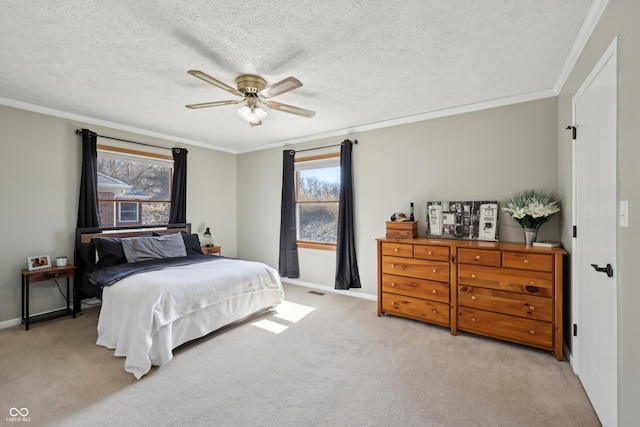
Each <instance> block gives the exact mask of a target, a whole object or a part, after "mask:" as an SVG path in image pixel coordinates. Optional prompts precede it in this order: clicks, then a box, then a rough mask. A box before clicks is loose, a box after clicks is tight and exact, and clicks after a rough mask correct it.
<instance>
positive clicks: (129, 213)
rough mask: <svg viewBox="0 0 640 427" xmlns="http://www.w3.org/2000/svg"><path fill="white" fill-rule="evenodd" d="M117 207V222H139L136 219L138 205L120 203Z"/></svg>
mask: <svg viewBox="0 0 640 427" xmlns="http://www.w3.org/2000/svg"><path fill="white" fill-rule="evenodd" d="M118 207H119V215H118V218H119V221H120V222H139V219H138V204H137V203H132V202H120V203H118Z"/></svg>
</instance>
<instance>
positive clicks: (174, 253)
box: [122, 233, 187, 262]
mask: <svg viewBox="0 0 640 427" xmlns="http://www.w3.org/2000/svg"><path fill="white" fill-rule="evenodd" d="M122 249H124V254H125V256H126V257H127V262H139V261H145V260H148V259H157V258H173V257H182V256H187V251H186V249H185V247H184V240H183V239H182V236H181V235H180V233H173V234H165V235H162V236H142V237H128V238H124V239H122Z"/></svg>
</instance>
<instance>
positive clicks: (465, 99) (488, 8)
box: [0, 0, 608, 152]
mask: <svg viewBox="0 0 640 427" xmlns="http://www.w3.org/2000/svg"><path fill="white" fill-rule="evenodd" d="M607 1H608V0H594V1H593V2H592V1H591V0H562V1H558V0H536V1H523V0H483V1H463V0H456V1H452V0H411V1H407V0H403V1H400V0H384V1H378V0H375V1H364V0H351V1H348V2H345V1H344V0H325V1H324V2H317V1H285V0H264V1H245V0H236V1H227V0H216V1H214V2H212V1H210V0H190V1H185V0H174V1H162V2H157V1H151V0H140V1H136V2H130V1H126V0H107V1H104V2H87V1H85V0H65V1H61V2H58V1H56V2H52V1H24V0H3V2H2V13H1V14H0V103H4V104H7V105H13V106H17V107H20V108H26V109H34V110H37V109H39V110H40V111H43V112H50V113H53V114H54V115H55V114H57V115H67V116H72V117H77V118H80V119H83V121H88V122H89V123H95V124H104V125H107V126H111V127H115V128H118V129H124V130H130V131H133V132H138V133H142V134H146V135H151V136H158V137H164V138H168V139H171V140H174V141H179V142H186V143H195V144H196V145H201V146H205V147H207V146H208V147H212V148H216V149H222V150H225V151H230V152H244V151H249V150H253V149H260V148H266V147H269V146H274V145H278V144H282V143H284V142H287V143H292V142H294V143H295V142H296V141H302V140H305V139H310V138H315V137H320V136H326V135H332V134H338V133H340V132H341V131H344V130H347V129H366V128H368V127H369V128H370V127H373V126H378V125H381V124H384V123H397V122H402V121H412V120H416V119H419V118H424V117H429V116H434V115H438V114H442V112H446V111H458V109H461V108H462V109H464V108H465V107H468V106H470V105H483V104H487V103H488V104H491V103H493V102H497V103H500V102H501V100H520V99H523V100H526V99H535V98H541V97H544V96H552V95H553V94H554V93H557V90H559V87H561V84H562V83H563V81H560V83H559V76H562V75H563V73H566V74H568V71H567V69H569V71H570V67H571V66H572V64H571V58H572V57H575V58H577V55H578V54H579V52H577V53H576V49H579V48H580V46H579V43H578V42H579V38H580V37H582V38H584V39H586V37H587V36H588V34H586V33H588V32H589V31H590V30H589V25H592V24H593V23H591V21H597V18H598V17H599V13H601V12H602V9H603V8H604V6H603V5H606V3H607ZM592 3H593V4H592ZM587 21H588V22H587ZM583 24H588V25H583ZM582 46H583V45H582ZM190 69H198V70H201V71H204V72H205V73H207V74H209V75H211V76H213V77H215V78H216V79H218V80H221V81H223V82H225V83H227V84H228V85H230V86H235V78H236V77H237V76H238V75H240V74H257V75H260V76H262V77H263V78H264V79H266V80H267V82H268V83H274V82H276V81H279V80H281V79H283V78H285V77H288V76H295V77H297V78H298V79H300V80H301V81H302V83H303V85H304V86H303V87H301V88H299V89H296V90H294V91H291V92H288V93H285V94H282V95H280V96H278V97H276V98H275V99H274V100H276V101H278V102H282V103H285V104H290V105H295V106H299V107H302V108H305V109H309V110H313V111H316V116H315V117H314V118H312V119H307V118H303V117H299V116H295V115H291V114H286V113H284V112H281V111H275V110H267V112H268V113H269V115H268V117H267V118H266V119H265V120H264V122H263V125H262V126H257V127H250V126H249V125H248V124H247V123H246V122H244V121H243V120H242V119H240V118H239V117H238V115H237V113H236V110H237V109H238V108H239V107H238V106H237V105H227V106H221V107H213V108H205V109H199V110H190V109H187V108H185V104H195V103H200V102H209V101H221V100H227V99H234V96H233V95H231V94H229V93H228V92H225V91H224V90H221V89H219V88H217V87H214V86H211V85H209V84H207V83H205V82H203V81H201V80H199V79H196V78H194V77H192V76H190V75H188V74H187V70H190ZM502 102H504V101H502Z"/></svg>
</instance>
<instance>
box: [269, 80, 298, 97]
mask: <svg viewBox="0 0 640 427" xmlns="http://www.w3.org/2000/svg"><path fill="white" fill-rule="evenodd" d="M300 86H302V83H301V82H300V80H298V79H296V78H295V77H287V78H286V79H284V80H280V81H279V82H276V83H274V84H272V85H269V86H267V87H265V88H264V89H262V90H261V91H260V96H261V97H263V98H273V97H274V96H277V95H281V94H283V93H285V92H289V91H290V90H294V89H297V88H299V87H300Z"/></svg>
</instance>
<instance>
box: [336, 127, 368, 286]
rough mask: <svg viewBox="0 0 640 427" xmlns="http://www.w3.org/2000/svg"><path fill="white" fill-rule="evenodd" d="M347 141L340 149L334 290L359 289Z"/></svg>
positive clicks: (349, 155) (349, 153)
mask: <svg viewBox="0 0 640 427" xmlns="http://www.w3.org/2000/svg"><path fill="white" fill-rule="evenodd" d="M352 150H353V142H351V141H349V140H348V139H347V140H345V141H344V142H343V143H342V147H341V148H340V207H339V208H338V241H337V247H336V285H335V288H336V289H350V288H361V287H362V286H361V284H360V273H359V272H358V261H357V259H356V244H355V234H354V226H353V174H352V168H353V165H352V159H351V151H352Z"/></svg>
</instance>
